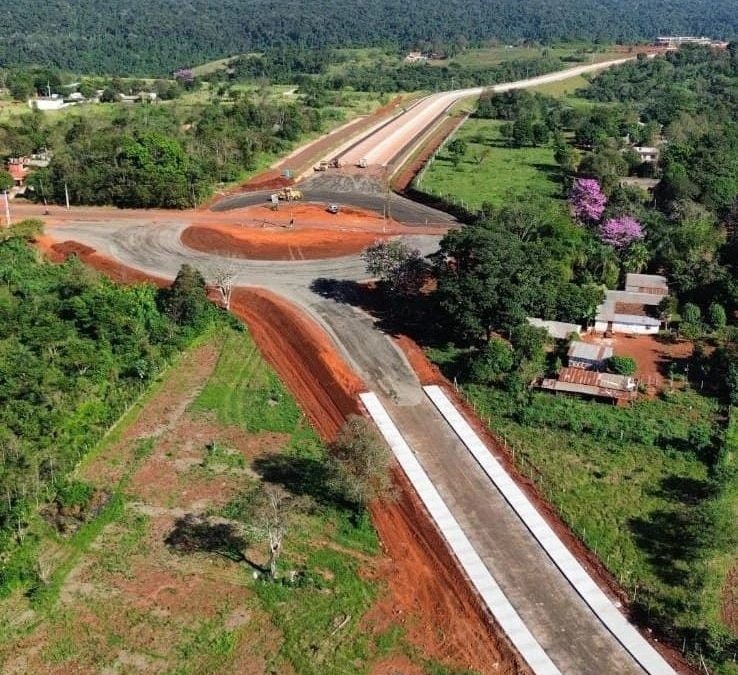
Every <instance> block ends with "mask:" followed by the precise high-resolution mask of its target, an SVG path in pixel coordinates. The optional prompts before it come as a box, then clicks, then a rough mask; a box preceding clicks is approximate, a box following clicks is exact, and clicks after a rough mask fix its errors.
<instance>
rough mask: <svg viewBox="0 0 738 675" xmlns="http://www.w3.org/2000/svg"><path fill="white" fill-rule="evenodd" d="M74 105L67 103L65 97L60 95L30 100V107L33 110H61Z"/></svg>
mask: <svg viewBox="0 0 738 675" xmlns="http://www.w3.org/2000/svg"><path fill="white" fill-rule="evenodd" d="M70 105H72V103H66V102H65V101H64V97H63V96H60V95H59V94H52V95H51V96H37V97H36V98H30V99H28V107H29V108H30V109H31V110H33V109H34V108H35V109H36V110H43V111H48V110H61V109H62V108H66V107H67V106H70Z"/></svg>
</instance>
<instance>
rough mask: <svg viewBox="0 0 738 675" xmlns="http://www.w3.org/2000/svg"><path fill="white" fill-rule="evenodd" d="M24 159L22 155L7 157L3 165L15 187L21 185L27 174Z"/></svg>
mask: <svg viewBox="0 0 738 675" xmlns="http://www.w3.org/2000/svg"><path fill="white" fill-rule="evenodd" d="M24 159H25V158H23V157H14V158H12V159H9V160H8V163H7V164H6V165H5V169H6V171H7V172H8V173H9V174H10V176H11V177H12V179H13V182H14V183H15V186H16V187H23V184H24V183H25V182H26V177H27V176H28V169H27V168H26V167H25V162H24Z"/></svg>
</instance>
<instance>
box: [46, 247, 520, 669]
mask: <svg viewBox="0 0 738 675" xmlns="http://www.w3.org/2000/svg"><path fill="white" fill-rule="evenodd" d="M39 244H40V248H42V250H45V251H47V252H48V253H50V254H51V256H52V257H53V258H55V259H57V260H60V259H64V258H65V257H66V255H65V254H66V253H70V254H71V253H75V254H77V255H79V256H80V257H81V259H82V260H84V261H85V262H86V263H88V264H89V265H90V266H91V267H94V268H96V269H99V270H100V271H102V272H104V273H105V274H108V275H109V276H111V277H112V278H114V279H117V280H122V281H125V282H129V283H130V282H133V281H141V280H143V279H148V280H150V281H154V282H155V283H163V284H166V283H167V282H165V281H163V280H162V279H151V278H149V277H147V276H146V275H145V274H143V273H141V272H139V271H137V270H130V269H129V268H126V267H125V266H123V265H118V264H117V263H114V262H113V261H111V260H109V259H107V258H105V257H104V256H100V255H99V254H97V253H95V251H94V250H93V249H90V248H89V247H86V246H82V245H80V244H76V243H75V242H64V244H61V245H59V244H56V245H55V244H54V242H53V241H52V240H51V239H49V238H46V239H45V240H44V241H42V242H39ZM231 307H232V311H233V312H234V313H235V314H236V315H237V316H239V317H240V318H242V319H243V320H244V321H246V323H247V324H248V325H249V329H250V331H251V334H252V335H253V337H254V340H255V341H256V343H257V345H258V346H259V348H260V350H261V352H262V354H263V355H264V357H265V358H266V359H267V361H269V363H270V364H271V365H272V366H273V367H274V368H275V370H276V371H277V372H278V373H279V375H280V377H281V378H282V379H283V380H284V382H285V383H286V385H287V386H288V388H289V389H290V391H291V392H292V394H293V395H294V396H295V398H296V399H297V400H298V402H299V403H300V405H301V407H302V409H303V410H304V411H305V413H306V415H308V417H309V419H310V420H311V422H312V423H313V424H314V425H315V427H316V429H317V430H318V432H319V433H320V434H321V436H322V437H323V438H324V439H325V440H327V441H330V440H331V439H333V438H335V435H336V433H337V431H338V430H339V429H340V427H341V426H342V424H343V421H344V419H345V417H346V415H349V414H352V413H358V412H360V410H359V405H358V399H357V396H356V395H357V393H358V392H360V391H362V390H363V389H365V387H364V384H363V383H362V381H361V380H360V379H359V378H358V377H357V376H356V375H355V373H354V372H353V371H352V370H351V368H350V367H349V366H348V365H347V364H346V363H345V362H344V361H343V359H342V358H341V356H340V355H339V354H338V353H337V351H336V349H335V348H334V347H333V345H332V344H331V342H330V340H329V339H328V337H327V335H326V334H325V333H324V332H323V331H322V330H321V329H320V327H318V326H317V324H315V323H314V322H313V321H312V320H310V319H308V318H306V317H305V316H303V315H302V314H301V313H300V312H299V311H298V310H297V309H296V308H295V307H294V306H293V305H291V304H290V303H289V302H287V301H285V300H282V299H281V298H279V297H278V296H276V295H274V294H272V293H269V292H268V291H264V290H260V289H259V290H257V289H246V288H237V289H235V290H234V292H233V296H232V298H231ZM394 478H395V484H396V486H397V498H396V499H395V500H387V501H386V502H382V503H377V504H373V505H372V508H371V515H372V521H373V523H374V525H375V527H376V529H377V532H378V533H379V537H380V540H381V543H382V547H383V549H384V550H385V551H386V553H387V554H388V560H387V564H386V567H387V569H386V571H384V573H383V574H382V575H381V579H382V580H383V581H384V582H385V583H386V584H387V586H388V593H386V594H384V595H383V596H382V597H380V599H379V600H378V602H377V604H376V605H375V606H374V607H373V608H372V609H371V610H370V612H369V613H368V615H367V616H366V617H365V619H364V620H365V622H366V624H367V629H368V630H376V631H377V632H381V631H382V630H383V629H384V628H386V627H387V626H388V625H390V624H392V623H396V622H397V621H399V622H400V623H402V624H403V626H404V627H405V629H406V631H407V636H408V638H409V640H410V641H411V643H412V644H413V645H415V646H416V647H417V649H418V650H419V652H420V653H421V654H422V655H423V656H426V657H429V658H434V659H436V660H439V661H442V662H444V663H446V664H449V665H453V666H454V667H460V668H469V669H473V670H475V671H477V672H479V673H483V674H485V675H486V674H489V675H493V674H494V675H516V674H518V673H526V674H528V673H529V672H530V671H529V670H528V668H527V666H526V665H525V664H524V663H523V662H522V661H521V660H520V658H519V657H518V656H517V655H516V654H515V652H514V650H513V649H512V647H510V646H509V644H508V642H507V639H506V637H505V636H504V634H503V633H502V631H501V630H499V628H497V627H496V626H495V625H494V622H493V620H492V619H491V617H489V615H488V614H487V612H486V610H485V608H484V607H483V605H482V604H481V602H480V600H479V599H478V598H477V596H476V595H475V594H474V593H473V591H472V590H471V587H470V586H469V583H468V581H467V580H466V579H465V578H464V576H463V573H462V572H461V571H460V569H459V567H458V564H457V563H456V561H455V559H454V558H453V556H452V554H451V553H450V552H449V551H448V548H447V547H446V545H445V543H444V542H443V540H442V538H441V536H440V534H439V533H438V531H437V530H436V529H435V528H434V526H433V525H432V523H431V521H430V520H429V517H428V515H427V513H426V512H425V510H424V508H423V506H422V504H421V503H420V502H419V500H418V498H417V496H416V495H415V493H414V491H413V490H412V487H411V486H410V485H409V483H408V482H407V480H406V478H405V477H404V475H403V474H402V472H401V471H400V470H399V469H395V471H394ZM393 672H396V669H395V671H393Z"/></svg>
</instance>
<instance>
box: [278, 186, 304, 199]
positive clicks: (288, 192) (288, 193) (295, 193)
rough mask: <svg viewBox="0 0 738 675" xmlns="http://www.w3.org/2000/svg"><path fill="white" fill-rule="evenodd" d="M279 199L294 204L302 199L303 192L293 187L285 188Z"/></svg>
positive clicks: (279, 194)
mask: <svg viewBox="0 0 738 675" xmlns="http://www.w3.org/2000/svg"><path fill="white" fill-rule="evenodd" d="M277 198H278V199H280V200H281V201H285V202H294V201H297V200H298V199H302V190H297V189H296V188H293V187H283V188H282V189H281V190H280V191H279V192H278V193H277Z"/></svg>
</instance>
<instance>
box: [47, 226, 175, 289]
mask: <svg viewBox="0 0 738 675" xmlns="http://www.w3.org/2000/svg"><path fill="white" fill-rule="evenodd" d="M36 245H37V246H38V247H39V248H40V249H41V250H42V251H43V252H44V253H45V254H46V256H47V257H48V258H49V259H50V260H51V261H52V262H64V261H65V260H67V259H68V258H70V257H71V256H73V255H74V256H77V257H78V258H79V259H80V260H82V261H83V262H84V263H86V264H88V265H89V266H90V267H93V268H94V269H96V270H98V271H99V272H102V273H103V274H105V275H106V276H107V277H109V278H110V279H112V280H113V281H116V282H118V283H122V284H133V283H141V282H144V281H149V282H151V283H154V284H156V285H157V286H159V287H162V288H163V287H164V286H168V285H169V283H170V282H169V281H167V280H166V279H163V278H161V277H155V276H153V275H151V274H146V273H145V272H142V271H141V270H137V269H135V268H133V267H127V266H126V265H121V264H120V263H119V262H116V261H115V260H112V259H111V258H108V257H107V256H104V255H101V254H100V253H98V252H97V251H95V249H94V248H91V247H89V246H87V245H85V244H80V243H79V242H76V241H63V242H60V243H55V242H54V240H53V239H51V238H50V237H47V236H46V235H42V236H40V237H38V238H37V239H36Z"/></svg>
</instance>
